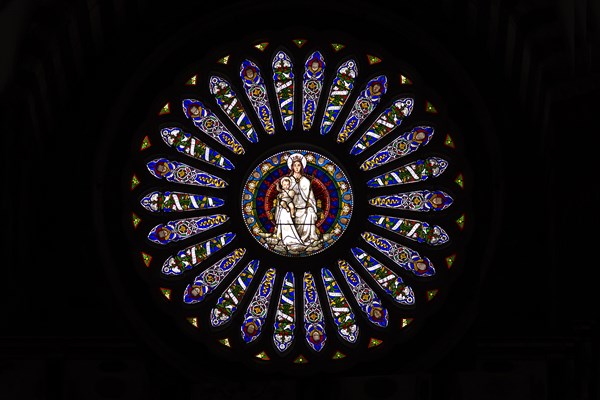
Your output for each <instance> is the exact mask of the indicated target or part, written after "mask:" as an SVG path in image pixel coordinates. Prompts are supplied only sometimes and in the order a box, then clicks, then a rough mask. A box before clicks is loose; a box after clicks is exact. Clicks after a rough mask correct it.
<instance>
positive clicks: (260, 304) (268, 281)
mask: <svg viewBox="0 0 600 400" xmlns="http://www.w3.org/2000/svg"><path fill="white" fill-rule="evenodd" d="M275 275H276V274H275V268H269V269H268V270H267V272H266V273H265V275H264V276H263V278H262V281H261V282H260V285H259V286H258V289H256V293H255V294H254V297H253V298H252V301H251V302H250V304H249V305H248V309H247V310H246V314H245V315H244V322H242V327H241V331H242V339H243V340H244V342H246V343H250V342H252V341H254V340H256V338H258V336H259V335H260V334H261V332H262V327H263V325H264V324H265V320H266V319H267V314H268V312H269V303H270V302H271V295H272V294H273V284H274V283H275Z"/></svg>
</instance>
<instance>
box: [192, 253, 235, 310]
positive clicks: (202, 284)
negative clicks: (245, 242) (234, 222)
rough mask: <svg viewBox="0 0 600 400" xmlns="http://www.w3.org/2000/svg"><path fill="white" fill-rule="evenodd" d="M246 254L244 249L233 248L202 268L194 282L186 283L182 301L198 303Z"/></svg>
mask: <svg viewBox="0 0 600 400" xmlns="http://www.w3.org/2000/svg"><path fill="white" fill-rule="evenodd" d="M244 254H246V249H244V248H239V249H235V250H234V251H232V252H231V253H229V254H228V255H226V256H225V257H223V258H221V259H220V260H219V261H217V262H216V263H214V264H213V265H212V266H210V267H209V268H207V269H206V270H204V272H202V273H201V274H200V275H198V276H197V277H196V278H195V279H194V283H192V284H191V285H187V287H186V288H185V291H184V292H183V302H184V303H186V304H195V303H199V302H201V301H202V300H204V299H205V298H206V296H207V295H209V294H210V293H212V292H213V291H214V290H215V289H217V288H218V287H219V285H220V284H221V282H223V280H224V279H225V278H226V277H227V275H229V273H230V272H231V271H232V270H233V268H234V267H235V266H236V265H237V264H238V262H239V261H240V260H241V259H242V258H243V257H244Z"/></svg>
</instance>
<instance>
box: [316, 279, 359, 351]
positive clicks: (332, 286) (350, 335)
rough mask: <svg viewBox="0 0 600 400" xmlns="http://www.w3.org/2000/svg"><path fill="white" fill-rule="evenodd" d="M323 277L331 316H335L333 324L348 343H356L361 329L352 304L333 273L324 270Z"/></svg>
mask: <svg viewBox="0 0 600 400" xmlns="http://www.w3.org/2000/svg"><path fill="white" fill-rule="evenodd" d="M321 277H322V278H323V284H324V285H325V292H326V293H327V299H328V300H329V307H330V310H331V315H332V316H333V322H334V323H335V325H336V327H337V331H338V333H339V334H340V336H341V337H342V338H343V339H345V340H346V341H348V342H350V343H354V342H356V340H357V339H358V332H359V329H358V325H357V323H356V318H355V317H354V312H353V311H352V307H350V303H348V300H346V296H344V293H342V289H340V286H339V285H338V284H337V282H336V280H335V278H334V277H333V275H332V274H331V271H329V270H328V269H327V268H322V269H321Z"/></svg>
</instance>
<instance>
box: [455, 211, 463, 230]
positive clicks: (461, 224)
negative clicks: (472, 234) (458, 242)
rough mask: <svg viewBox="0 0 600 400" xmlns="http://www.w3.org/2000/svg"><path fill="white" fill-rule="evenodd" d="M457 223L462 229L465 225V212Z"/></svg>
mask: <svg viewBox="0 0 600 400" xmlns="http://www.w3.org/2000/svg"><path fill="white" fill-rule="evenodd" d="M456 225H458V227H459V228H460V230H461V231H462V230H463V228H464V227H465V214H463V215H461V216H460V217H459V218H458V219H457V220H456Z"/></svg>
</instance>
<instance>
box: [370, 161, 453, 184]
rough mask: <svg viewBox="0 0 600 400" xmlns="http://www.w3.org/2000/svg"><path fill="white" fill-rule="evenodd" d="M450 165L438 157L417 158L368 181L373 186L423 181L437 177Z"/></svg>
mask: <svg viewBox="0 0 600 400" xmlns="http://www.w3.org/2000/svg"><path fill="white" fill-rule="evenodd" d="M446 167H448V162H447V161H446V160H444V159H441V158H438V157H429V158H427V159H425V160H417V161H414V162H411V163H410V164H406V165H403V166H402V167H400V168H398V169H395V170H393V171H390V172H386V173H384V174H381V175H379V176H376V177H375V178H373V179H371V180H369V181H368V182H367V186H369V187H372V188H378V187H384V186H395V185H404V184H407V183H414V182H422V181H425V180H427V179H429V178H437V177H438V176H440V175H441V174H442V173H443V172H444V171H445V170H446Z"/></svg>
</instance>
